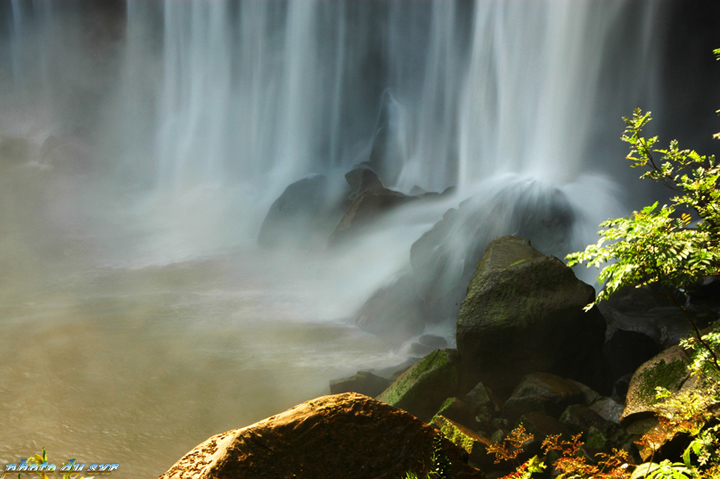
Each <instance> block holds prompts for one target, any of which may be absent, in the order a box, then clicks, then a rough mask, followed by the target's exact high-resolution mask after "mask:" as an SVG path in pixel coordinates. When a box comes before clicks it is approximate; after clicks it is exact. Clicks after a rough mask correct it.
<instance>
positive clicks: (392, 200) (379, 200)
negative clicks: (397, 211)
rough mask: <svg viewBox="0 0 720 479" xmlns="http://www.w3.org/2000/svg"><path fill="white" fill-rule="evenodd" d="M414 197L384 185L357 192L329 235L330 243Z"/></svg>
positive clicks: (336, 241) (348, 235)
mask: <svg viewBox="0 0 720 479" xmlns="http://www.w3.org/2000/svg"><path fill="white" fill-rule="evenodd" d="M416 199H417V198H416V197H414V196H408V195H405V194H403V193H400V192H398V191H393V190H389V189H387V188H384V187H378V188H370V189H367V190H365V191H363V192H361V193H359V194H358V195H357V196H356V197H355V199H354V200H353V201H352V203H350V207H348V209H347V211H346V212H345V216H343V217H342V219H341V220H340V223H338V225H337V228H335V231H334V232H333V233H332V235H331V236H330V244H331V245H332V244H335V243H338V242H340V241H343V240H346V239H347V238H349V237H352V236H353V235H356V234H358V232H360V231H362V230H363V229H364V228H367V227H368V226H370V225H371V224H372V223H373V222H374V221H375V220H376V219H378V218H379V217H380V216H382V215H383V214H385V213H387V212H388V211H390V210H392V209H394V208H397V207H398V206H401V205H404V204H407V203H408V202H410V201H412V200H416Z"/></svg>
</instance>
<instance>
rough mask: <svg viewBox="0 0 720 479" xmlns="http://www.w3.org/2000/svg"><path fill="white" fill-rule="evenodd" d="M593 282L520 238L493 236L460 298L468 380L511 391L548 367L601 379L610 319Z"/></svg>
mask: <svg viewBox="0 0 720 479" xmlns="http://www.w3.org/2000/svg"><path fill="white" fill-rule="evenodd" d="M594 299H595V291H594V289H593V288H592V286H590V285H587V284H585V283H583V282H582V281H580V280H578V279H577V278H576V277H575V274H574V273H573V271H572V270H571V269H570V268H568V267H567V266H566V265H565V264H564V263H563V262H562V261H560V260H559V259H557V258H556V257H554V256H548V255H544V254H542V253H540V252H539V251H537V250H535V249H534V248H533V247H532V246H531V245H530V242H529V241H528V240H526V239H523V238H517V237H512V236H505V237H501V238H497V239H495V240H493V242H492V243H490V245H489V246H488V248H487V250H486V251H485V254H484V255H483V258H482V260H481V261H480V263H479V264H478V269H477V273H476V274H475V276H474V277H473V278H472V280H471V282H470V285H469V287H468V293H467V296H466V297H465V300H464V301H463V302H462V306H461V308H460V313H459V316H458V324H457V345H458V351H459V352H460V355H461V357H462V362H463V368H462V371H463V387H468V388H469V387H472V386H473V385H474V384H476V383H477V382H478V381H482V382H483V383H485V384H486V385H487V386H489V387H490V388H491V389H492V390H493V392H495V393H496V394H498V396H499V397H501V398H503V397H504V398H507V397H508V396H509V394H510V393H511V392H512V390H513V388H514V387H515V385H516V384H517V383H518V382H519V381H520V379H521V378H522V377H523V376H524V375H526V374H528V373H532V372H536V371H547V372H552V373H554V374H557V375H559V376H563V377H568V378H573V379H577V380H580V381H582V382H584V383H585V384H589V385H591V386H593V385H595V384H596V383H598V381H599V377H600V362H599V358H600V357H601V354H600V353H601V349H602V344H603V342H604V340H605V321H604V319H603V317H602V315H600V313H599V311H598V310H597V308H592V309H591V310H589V311H587V312H585V311H584V310H583V308H584V307H585V306H586V305H587V304H588V303H590V302H592V301H593V300H594Z"/></svg>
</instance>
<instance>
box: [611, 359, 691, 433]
mask: <svg viewBox="0 0 720 479" xmlns="http://www.w3.org/2000/svg"><path fill="white" fill-rule="evenodd" d="M688 364H689V360H688V357H687V354H686V353H685V351H684V350H683V349H682V348H681V347H680V346H673V347H670V348H668V349H666V350H665V351H663V352H662V353H660V354H658V355H657V356H655V357H654V358H652V359H650V360H649V361H646V362H645V363H644V364H643V365H642V366H640V367H639V368H638V370H637V371H635V374H633V377H632V379H631V380H630V386H629V388H628V393H627V397H626V400H625V410H624V411H623V414H622V417H621V418H620V421H621V423H622V424H623V426H626V425H627V423H628V421H630V420H632V418H633V417H637V416H645V417H646V416H648V415H651V414H653V413H654V409H653V408H654V406H655V404H656V403H657V399H656V393H655V390H656V388H658V387H662V388H665V389H667V390H668V391H670V392H673V393H674V392H678V391H680V390H681V389H685V388H688V387H693V386H694V385H695V380H694V379H693V378H691V376H690V371H689V370H688Z"/></svg>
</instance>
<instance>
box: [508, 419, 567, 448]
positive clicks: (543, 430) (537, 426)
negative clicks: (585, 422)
mask: <svg viewBox="0 0 720 479" xmlns="http://www.w3.org/2000/svg"><path fill="white" fill-rule="evenodd" d="M517 423H518V424H522V425H523V426H525V429H526V430H527V431H528V432H529V433H531V434H532V435H533V436H535V437H534V442H535V443H536V444H537V446H539V443H540V442H541V441H542V440H543V439H545V438H546V437H547V436H551V435H556V434H560V435H563V436H565V437H566V438H567V437H570V435H571V432H572V431H570V429H568V427H567V426H565V425H564V424H563V423H561V422H560V420H558V419H557V418H554V417H552V416H550V415H548V414H545V413H544V412H542V411H531V412H528V413H526V414H523V415H522V416H520V417H519V418H518V420H517Z"/></svg>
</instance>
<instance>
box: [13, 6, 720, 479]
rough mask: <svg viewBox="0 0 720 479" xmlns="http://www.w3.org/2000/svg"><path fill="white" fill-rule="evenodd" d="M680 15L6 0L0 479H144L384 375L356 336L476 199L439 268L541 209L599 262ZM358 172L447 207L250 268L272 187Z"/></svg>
mask: <svg viewBox="0 0 720 479" xmlns="http://www.w3.org/2000/svg"><path fill="white" fill-rule="evenodd" d="M679 4H680V2H678V1H676V2H673V1H670V0H662V1H655V2H647V1H637V0H622V1H621V0H618V1H613V2H600V1H590V0H575V1H569V0H517V1H512V2H510V1H500V0H494V1H477V2H472V1H432V2H431V1H428V2H415V1H411V0H408V1H395V2H390V1H379V0H366V1H362V2H345V1H324V0H303V1H299V0H298V1H287V0H269V1H264V2H257V1H251V0H246V1H229V0H215V1H200V0H194V1H190V0H165V1H161V0H157V1H148V0H127V1H125V0H108V1H104V2H93V1H90V0H63V1H60V0H11V1H10V2H4V3H2V4H1V5H0V27H2V28H1V29H0V132H1V133H0V161H1V162H2V163H0V187H1V189H0V213H2V215H1V216H0V219H1V221H0V268H1V269H0V301H1V303H0V338H2V339H0V344H2V356H3V359H2V361H0V398H1V399H0V421H1V422H2V424H3V432H2V441H0V465H1V464H2V463H3V461H4V462H5V463H10V462H15V461H17V460H18V459H19V458H21V457H27V456H29V455H30V454H33V453H36V452H39V450H40V449H41V448H42V447H43V446H45V447H46V448H47V450H48V453H49V455H50V457H51V459H53V460H55V461H56V462H57V463H58V464H59V463H60V462H61V461H63V460H67V459H68V458H69V457H77V458H78V459H80V460H82V461H86V462H88V463H90V462H110V463H120V470H119V471H118V472H117V473H114V475H115V476H116V477H146V476H147V477H151V476H153V475H158V474H160V473H161V472H163V471H164V470H165V469H167V468H168V467H169V466H170V465H171V464H172V463H173V462H174V461H175V460H176V459H178V458H179V457H180V456H181V455H182V454H183V453H184V452H186V451H187V450H189V449H190V448H191V447H193V446H194V445H196V444H197V443H199V442H200V441H202V440H204V439H205V438H207V437H208V436H209V435H211V434H214V433H219V432H222V431H224V430H227V429H231V428H235V427H241V426H244V425H247V424H249V423H251V422H254V421H256V420H259V419H261V418H263V417H266V416H269V415H271V414H273V413H276V412H279V411H281V410H283V409H285V408H287V407H290V406H292V405H294V404H295V403H297V402H299V401H302V400H306V399H309V398H311V397H314V396H318V395H321V394H325V393H327V392H328V387H327V384H328V380H330V379H333V378H337V377H341V376H344V375H350V374H353V373H354V372H355V371H356V370H358V369H365V368H373V367H375V368H382V367H386V366H390V365H394V364H397V363H400V362H402V361H403V360H404V359H405V354H404V352H403V351H404V350H398V349H397V345H395V344H389V343H386V342H384V340H383V339H382V338H377V337H374V336H372V335H369V334H366V333H363V332H361V331H359V330H358V329H356V328H355V327H354V326H353V325H352V324H350V322H349V321H348V318H350V317H352V316H353V314H354V313H355V312H356V311H357V310H358V309H359V308H360V307H361V305H362V304H363V302H364V301H365V300H366V299H367V298H368V297H369V296H370V295H371V294H372V293H373V291H375V290H376V289H377V288H378V287H379V286H382V285H384V284H387V283H388V282H389V281H391V280H392V278H393V277H394V275H396V274H397V273H398V272H400V271H402V270H403V269H404V268H407V266H408V263H409V255H410V246H411V245H412V243H413V242H414V241H416V240H417V239H418V238H419V237H420V236H421V235H422V234H423V233H424V232H425V231H427V230H428V229H430V228H431V227H432V225H433V224H434V223H436V222H437V221H439V220H440V219H441V218H442V216H443V213H444V212H445V211H447V209H448V208H451V207H457V206H458V205H459V204H460V203H461V202H462V201H464V200H465V199H467V198H471V197H472V198H473V200H472V202H474V203H475V204H477V205H479V208H484V209H485V210H486V213H484V214H483V216H482V217H483V218H484V220H483V221H486V222H487V225H485V224H483V225H472V227H471V228H465V230H466V231H468V233H467V235H457V237H455V238H454V241H456V242H457V251H463V245H464V244H465V243H467V242H471V241H477V238H478V235H479V234H481V233H482V235H484V236H483V238H485V237H487V238H490V237H491V236H493V235H496V234H510V233H513V232H516V230H517V225H514V224H512V222H511V221H510V220H509V219H508V218H507V217H506V216H507V214H508V212H509V211H511V210H514V209H517V208H518V205H517V202H518V201H521V202H522V204H521V206H520V207H521V208H525V209H527V208H528V205H530V206H531V204H532V203H537V204H538V205H546V204H548V201H549V200H548V198H556V197H558V195H560V196H561V197H562V198H561V200H562V201H561V202H567V203H568V204H570V205H571V206H572V209H573V212H574V214H573V215H572V217H573V218H574V221H575V224H574V225H573V228H572V235H571V237H570V238H562V239H561V240H558V241H555V240H554V239H553V238H554V237H552V236H550V237H549V238H550V239H549V240H548V242H549V243H554V244H548V248H549V249H550V250H552V252H553V253H556V254H562V253H563V251H566V250H567V249H573V248H579V247H580V246H581V245H583V244H585V243H587V242H588V241H593V240H594V233H595V228H596V225H597V223H598V222H599V221H601V220H603V219H605V218H607V217H609V216H611V215H617V214H620V213H622V212H625V211H627V206H626V205H627V203H626V202H624V200H628V199H638V198H642V194H641V193H642V192H640V191H632V192H627V191H623V189H622V185H623V184H625V182H626V180H627V178H628V175H627V173H626V172H624V170H623V168H624V165H621V166H620V167H616V166H613V165H615V164H617V161H616V160H617V159H618V158H619V159H622V157H623V156H624V154H625V153H624V147H623V146H622V145H621V144H619V142H618V141H617V138H618V136H619V133H620V130H621V128H622V124H621V122H620V121H619V118H620V117H621V116H623V115H628V114H629V113H630V112H631V111H632V108H634V107H636V106H642V107H645V108H652V109H653V110H654V111H655V112H656V113H658V114H662V113H663V112H665V113H670V112H675V111H676V110H675V109H674V108H675V106H676V104H677V102H675V103H674V102H673V101H671V100H672V98H674V97H673V96H671V95H668V84H671V83H672V82H667V81H665V80H664V77H663V74H664V73H663V72H666V71H667V70H668V69H667V67H666V66H665V63H664V59H663V58H662V54H663V52H665V51H672V52H673V55H674V57H673V58H674V59H678V58H682V57H684V56H690V55H689V54H686V53H685V52H684V51H682V49H681V47H678V46H677V45H675V46H672V45H671V46H668V45H670V43H669V40H668V35H669V33H668V31H669V30H671V29H672V28H675V27H677V26H678V25H675V24H673V23H672V21H673V18H676V17H673V12H676V11H677V9H674V8H675V7H676V6H677V5H679ZM676 21H677V20H676ZM676 30H677V28H676ZM711 46H715V47H716V46H718V45H711ZM671 47H672V48H671ZM708 54H709V50H708ZM694 76H700V77H703V75H694ZM712 78H717V75H715V76H713V77H710V76H707V79H706V80H707V81H706V82H705V83H704V84H702V85H701V87H702V88H705V89H704V90H702V91H705V92H707V91H709V90H710V87H709V86H708V85H712ZM710 97H711V98H715V97H712V96H710ZM668 98H670V100H668ZM707 103H708V104H709V105H710V106H709V107H708V108H707V110H708V111H707V113H706V115H707V116H706V117H704V118H712V114H713V112H714V109H715V108H716V105H715V104H714V103H712V102H707ZM703 112H704V110H703ZM703 114H705V113H703ZM709 131H715V130H709ZM709 134H710V133H709V132H708V135H707V136H709ZM53 137H54V138H55V140H51V138H53ZM10 140H13V141H15V140H17V141H20V143H17V142H16V143H11V141H10ZM49 141H50V143H48V142H49ZM52 141H54V142H55V143H52ZM3 142H4V143H3ZM23 142H24V143H23ZM18 144H19V145H20V146H18V147H12V145H18ZM57 144H59V145H61V146H60V147H57V146H53V145H57ZM3 145H5V146H3ZM8 145H10V146H8ZM23 145H24V146H23ZM13 148H14V149H13ZM362 162H369V164H370V165H371V166H372V168H373V169H375V170H376V171H377V172H378V173H379V175H380V177H381V178H382V180H383V182H384V184H385V185H386V186H388V187H391V188H393V189H396V190H399V191H403V192H406V193H407V192H410V191H411V190H412V189H413V188H414V187H416V186H417V187H419V188H421V189H423V190H427V191H442V190H444V189H445V188H447V187H449V186H455V187H457V188H456V190H455V193H454V194H453V195H449V196H447V197H445V198H444V199H443V200H441V201H438V202H435V203H422V204H420V203H418V204H416V205H415V206H409V207H407V208H404V209H400V210H398V211H396V212H394V213H393V214H392V215H390V216H388V217H387V218H385V220H384V222H383V223H382V225H381V228H379V229H378V230H377V231H375V232H374V233H373V234H366V235H363V236H360V237H358V238H356V239H355V240H354V241H350V242H348V244H347V245H345V246H344V247H341V248H337V249H333V250H325V248H324V247H322V246H324V245H320V246H318V247H315V248H310V249H308V250H294V249H291V248H288V249H276V250H262V249H259V248H257V247H256V245H255V243H256V239H257V235H258V231H259V229H260V225H261V223H262V220H263V218H264V216H265V214H266V213H267V211H268V209H269V207H270V205H271V204H272V202H273V201H274V200H275V199H276V198H277V197H278V195H279V194H280V193H282V191H283V190H284V189H285V188H286V187H287V185H289V184H290V183H292V182H294V181H296V180H298V179H300V178H302V177H304V176H306V175H309V174H317V173H320V174H324V175H326V176H327V177H328V178H329V179H330V182H331V184H333V185H340V186H336V188H337V189H338V190H341V189H342V185H343V184H344V180H343V178H342V175H344V174H345V173H346V172H347V171H349V170H350V169H351V168H352V167H353V166H354V165H357V164H359V163H362ZM613 162H614V163H613ZM514 191H517V194H513V192H514ZM558 192H559V193H558ZM498 198H500V199H498ZM498 201H502V202H503V203H502V204H500V205H498V204H497V202H498ZM492 202H495V204H494V206H493V207H492V208H491V207H489V206H487V205H489V204H493V203H492ZM563 204H564V203H563ZM551 207H552V204H551ZM468 217H469V221H473V218H476V217H477V216H476V215H473V214H470V215H469V216H468ZM479 232H481V233H479ZM293 234H294V232H293V231H287V235H288V236H292V235H293ZM487 238H486V239H487ZM554 247H557V251H556V250H555V249H553V248H554ZM450 249H455V248H450ZM453 261H454V262H456V263H457V264H458V266H457V269H458V270H462V269H463V268H465V269H466V266H467V264H466V263H467V261H469V260H468V259H467V258H465V257H464V256H462V255H460V254H459V253H458V255H457V256H456V257H455V258H453ZM451 279H452V278H451ZM450 319H452V318H450ZM441 333H442V334H445V335H446V336H447V339H448V340H449V341H450V344H452V341H453V331H451V330H443V331H441Z"/></svg>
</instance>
